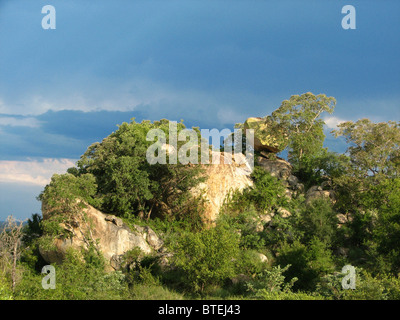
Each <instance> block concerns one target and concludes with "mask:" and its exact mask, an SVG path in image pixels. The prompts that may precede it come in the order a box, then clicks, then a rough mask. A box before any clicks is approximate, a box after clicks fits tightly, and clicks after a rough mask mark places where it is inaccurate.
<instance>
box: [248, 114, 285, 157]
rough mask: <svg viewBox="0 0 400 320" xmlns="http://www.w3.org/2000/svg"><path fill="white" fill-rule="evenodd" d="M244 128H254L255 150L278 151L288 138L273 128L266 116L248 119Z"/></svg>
mask: <svg viewBox="0 0 400 320" xmlns="http://www.w3.org/2000/svg"><path fill="white" fill-rule="evenodd" d="M243 129H244V130H246V129H253V130H254V143H253V145H252V146H253V148H254V150H255V151H267V152H272V153H278V152H280V151H282V146H283V145H284V143H285V141H286V140H287V138H286V136H285V135H284V134H283V133H279V132H276V130H271V128H269V126H268V123H267V121H266V119H265V118H258V117H251V118H248V119H246V121H245V122H244V124H243Z"/></svg>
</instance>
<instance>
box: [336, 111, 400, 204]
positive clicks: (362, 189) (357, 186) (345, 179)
mask: <svg viewBox="0 0 400 320" xmlns="http://www.w3.org/2000/svg"><path fill="white" fill-rule="evenodd" d="M332 132H333V133H334V134H335V136H336V137H338V136H344V137H345V138H346V141H347V142H348V143H349V144H350V146H349V147H348V149H347V152H346V153H347V155H348V157H349V161H348V162H347V164H346V166H345V167H344V170H343V174H342V175H341V176H338V177H336V178H335V179H334V182H335V184H336V186H337V187H338V189H339V191H341V197H340V198H339V199H340V200H341V202H342V205H345V206H349V204H350V205H351V207H353V208H357V207H358V208H359V207H360V206H361V207H364V208H371V205H373V204H372V202H371V201H374V199H375V200H379V199H380V198H381V197H377V194H378V193H379V192H380V191H379V190H380V187H379V185H381V183H382V182H384V181H385V180H386V179H394V178H398V177H400V122H394V121H388V122H380V123H373V122H371V121H370V120H369V119H361V120H358V121H357V122H352V121H347V122H344V123H341V124H340V125H338V129H336V130H333V131H332ZM381 191H383V189H382V190H381ZM371 192H373V194H372V193H371ZM374 194H375V195H374ZM343 202H344V203H343ZM373 206H374V207H375V208H376V206H375V205H373Z"/></svg>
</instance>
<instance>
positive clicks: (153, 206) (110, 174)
mask: <svg viewBox="0 0 400 320" xmlns="http://www.w3.org/2000/svg"><path fill="white" fill-rule="evenodd" d="M169 124H170V122H169V121H168V120H165V119H163V120H160V121H155V122H154V123H151V122H150V121H142V123H136V122H135V121H134V119H132V122H131V123H129V124H128V123H123V124H122V125H120V126H119V128H118V130H117V131H115V132H113V133H112V134H110V135H109V136H108V137H106V138H105V139H103V141H102V142H101V143H94V144H92V145H91V146H90V147H89V148H88V150H87V151H86V152H85V153H84V154H83V155H82V157H81V159H80V160H79V161H78V163H77V166H78V170H73V169H71V170H70V172H71V173H74V174H75V175H77V176H80V175H83V174H87V173H89V174H91V175H93V176H94V177H95V179H96V184H97V186H98V188H97V193H96V196H95V198H98V199H100V200H101V209H102V210H103V211H106V212H112V213H114V214H116V215H120V216H121V215H128V216H129V215H131V214H132V215H139V216H142V217H147V219H148V218H149V217H150V216H151V214H152V213H153V212H154V211H158V212H163V213H166V212H174V214H176V215H178V214H180V213H181V212H182V210H184V209H185V210H186V209H188V205H187V202H188V201H189V199H190V197H189V190H190V189H191V188H193V187H194V186H195V185H196V184H198V183H199V182H201V181H203V180H204V178H203V177H201V176H200V175H199V174H200V172H201V171H202V170H201V169H200V167H199V165H192V164H191V165H184V164H181V163H177V164H170V163H169V161H168V162H167V164H160V163H156V164H150V163H149V162H148V161H147V158H146V151H147V149H148V148H149V147H150V145H151V144H153V142H150V141H147V139H146V136H147V133H148V132H149V131H150V130H151V129H161V130H162V131H163V132H164V133H165V135H166V137H167V138H168V137H169ZM183 129H185V126H184V124H183V123H182V122H181V123H178V124H177V131H178V133H179V132H180V131H181V130H183ZM198 134H199V133H198ZM185 143H186V141H178V147H179V146H182V145H183V144H185Z"/></svg>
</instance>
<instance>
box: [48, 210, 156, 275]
mask: <svg viewBox="0 0 400 320" xmlns="http://www.w3.org/2000/svg"><path fill="white" fill-rule="evenodd" d="M43 218H44V219H46V218H48V215H47V214H46V212H44V213H43ZM60 225H61V227H63V229H64V231H65V235H64V237H62V238H55V239H54V240H53V246H52V249H45V248H40V253H41V255H42V257H43V258H44V260H45V261H47V262H48V263H54V262H55V263H61V262H62V261H63V259H64V257H65V254H66V252H67V250H68V248H74V249H81V248H84V249H87V248H88V246H89V243H91V242H92V243H95V246H96V248H97V249H98V250H99V251H100V252H101V253H102V254H103V256H104V258H105V259H106V261H108V262H109V267H110V268H112V269H118V267H119V263H118V261H120V257H121V256H122V255H123V254H124V253H126V252H127V251H129V250H132V249H134V248H140V249H141V250H142V251H143V253H145V254H150V253H152V252H157V251H160V249H161V248H162V246H163V242H162V240H161V239H160V238H159V237H158V236H157V234H156V233H155V232H154V231H153V230H152V229H151V228H149V227H140V226H134V230H131V229H130V228H129V227H128V226H127V225H125V224H124V223H123V221H122V219H120V218H118V217H116V216H113V215H106V214H104V213H102V212H100V211H99V210H97V209H95V208H93V207H92V206H90V205H86V208H83V209H82V212H80V213H79V214H77V215H76V216H75V218H74V221H73V222H72V223H68V224H67V223H62V224H60Z"/></svg>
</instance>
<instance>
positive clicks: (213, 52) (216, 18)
mask: <svg viewBox="0 0 400 320" xmlns="http://www.w3.org/2000/svg"><path fill="white" fill-rule="evenodd" d="M349 4H350V5H352V6H353V7H354V8H355V17H356V20H355V21H356V28H355V29H344V28H343V27H342V19H343V18H344V17H345V16H346V14H347V12H345V13H342V8H343V7H344V6H345V5H349ZM45 5H52V6H53V7H54V8H55V10H56V15H55V17H56V20H55V21H56V28H55V29H43V27H42V19H43V18H45V17H46V12H45V13H42V8H43V7H44V6H45ZM46 21H47V20H46ZM399 35H400V1H398V0H385V1H379V0H375V1H368V0H362V1H356V0H346V1H341V0H305V1H300V0H295V1H294V0H293V1H289V0H275V1H274V0H272V1H263V0H224V1H223V0H180V1H178V0H158V1H154V0H132V1H128V0H112V1H111V0H96V1H93V0H69V1H65V0H64V1H59V0H46V1H40V0H0V220H4V219H5V218H6V217H7V216H8V215H11V214H12V215H14V216H15V217H16V218H17V219H26V218H29V217H31V215H32V214H33V213H40V202H39V201H37V200H36V197H37V196H38V194H39V193H40V192H41V191H42V190H43V188H44V186H45V185H46V184H47V183H48V182H49V181H50V178H51V176H52V175H53V174H54V173H64V172H65V171H66V169H67V168H69V167H72V166H74V164H75V162H76V161H77V160H78V159H79V157H80V156H81V155H82V154H83V153H84V152H85V150H86V149H87V147H88V146H89V145H90V144H92V143H93V142H96V141H101V140H102V139H103V138H105V137H106V136H108V135H109V134H110V133H111V132H113V131H115V130H116V129H117V125H118V124H121V123H122V122H129V121H130V119H131V118H133V117H135V118H136V121H141V120H143V119H149V120H152V121H154V120H159V119H162V118H166V119H169V120H176V121H180V120H181V119H183V120H184V123H185V124H186V126H188V127H191V126H199V127H200V128H204V129H212V128H217V129H220V130H221V129H223V128H229V129H232V130H233V125H234V124H235V123H237V122H243V121H244V120H245V119H246V118H248V117H250V116H256V117H257V116H260V117H262V116H266V115H268V114H270V113H271V112H272V111H274V110H275V109H276V108H278V107H279V106H280V104H281V102H282V101H283V100H286V99H289V98H290V96H291V95H295V94H302V93H305V92H312V93H314V94H319V93H324V94H326V95H327V96H333V97H335V99H336V100H337V104H336V108H335V112H334V114H332V115H329V114H327V115H324V116H323V118H324V119H325V122H326V128H325V129H326V133H327V139H326V145H327V146H328V147H329V148H330V149H331V150H333V151H338V152H343V151H344V150H345V149H346V146H345V145H344V144H343V141H341V140H335V139H334V138H333V136H331V135H330V133H329V131H330V130H332V129H334V128H335V126H336V125H337V124H338V123H340V122H341V121H347V120H351V121H356V120H358V119H360V118H369V119H371V120H372V121H375V122H380V121H388V120H395V121H399V120H400V36H399Z"/></svg>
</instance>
